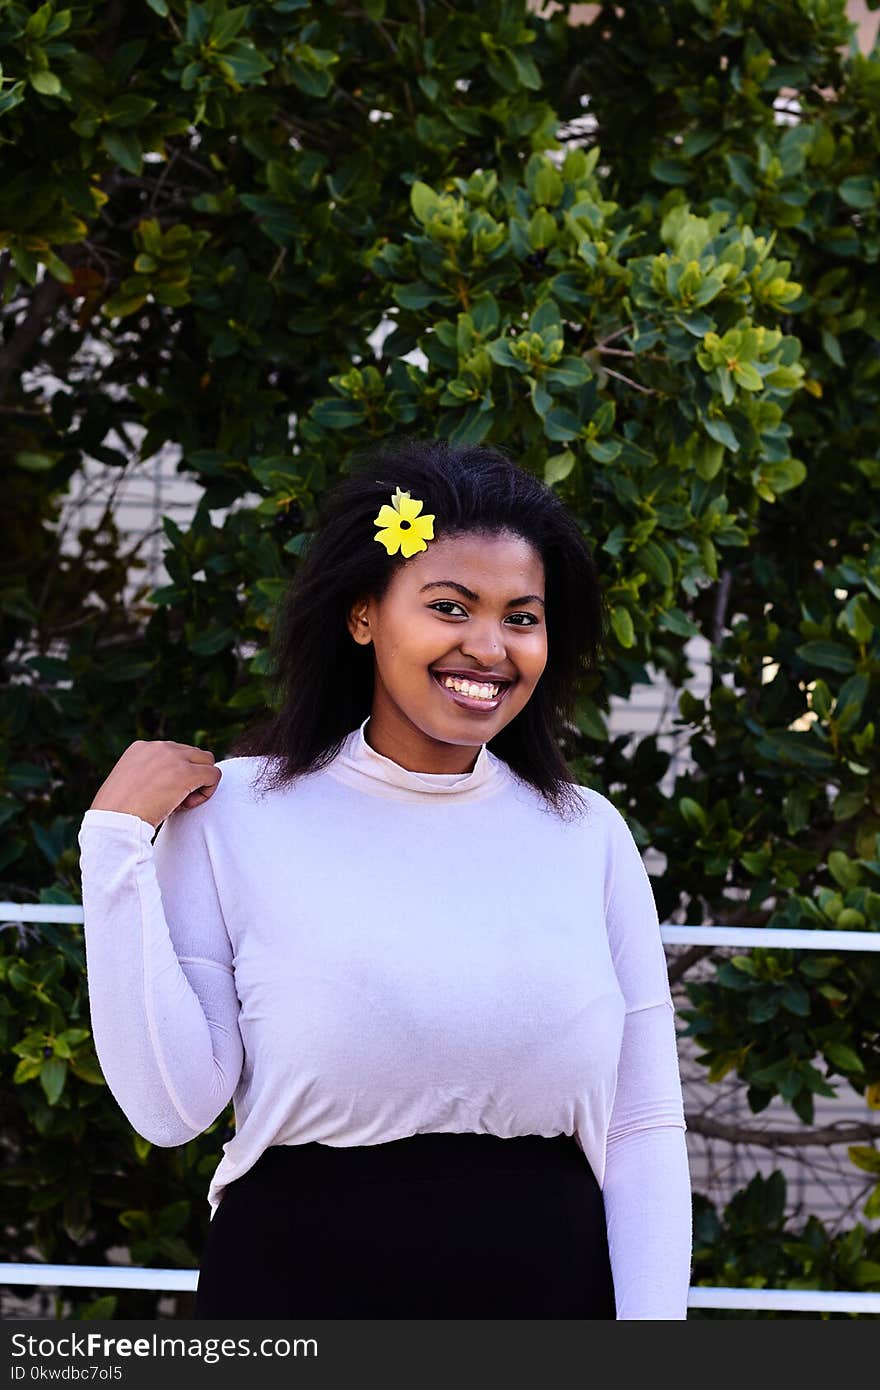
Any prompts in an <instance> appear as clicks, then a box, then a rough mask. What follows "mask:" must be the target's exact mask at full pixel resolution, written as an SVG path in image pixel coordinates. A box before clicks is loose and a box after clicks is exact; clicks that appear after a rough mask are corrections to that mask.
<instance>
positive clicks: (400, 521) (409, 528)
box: [373, 487, 434, 560]
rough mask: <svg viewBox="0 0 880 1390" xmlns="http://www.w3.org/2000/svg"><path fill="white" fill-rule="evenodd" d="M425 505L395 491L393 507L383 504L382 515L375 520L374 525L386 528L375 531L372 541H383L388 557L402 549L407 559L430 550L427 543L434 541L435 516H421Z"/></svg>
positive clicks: (392, 499)
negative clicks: (421, 551)
mask: <svg viewBox="0 0 880 1390" xmlns="http://www.w3.org/2000/svg"><path fill="white" fill-rule="evenodd" d="M424 505H425V504H424V502H419V501H418V499H417V498H414V497H410V495H409V493H408V492H401V490H400V488H399V487H398V488H396V489H395V491H394V492H393V493H392V496H391V506H390V507H389V505H388V503H387V502H384V503H383V504H382V506H381V507H380V508H379V515H378V516H375V517H373V525H374V526H380V527H382V528H383V529H382V530H380V531H377V532H376V534H375V536H374V537H373V540H374V541H381V543H382V545H384V547H385V549H386V550H387V551H388V554H389V555H396V554H397V552H398V550H399V551H400V552H401V554H402V555H403V557H404V559H407V560H408V559H409V557H410V556H411V555H416V554H417V553H418V552H419V551H420V550H427V549H428V547H427V545H426V544H425V542H426V541H432V540H433V539H434V517H433V514H432V515H430V516H419V512H420V511H421V510H422V507H423V506H424Z"/></svg>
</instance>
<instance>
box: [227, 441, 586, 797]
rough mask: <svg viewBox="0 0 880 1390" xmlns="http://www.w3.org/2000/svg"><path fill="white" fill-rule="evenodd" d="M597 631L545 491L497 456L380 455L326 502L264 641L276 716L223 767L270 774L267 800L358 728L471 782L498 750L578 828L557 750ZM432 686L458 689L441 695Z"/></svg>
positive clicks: (407, 449)
mask: <svg viewBox="0 0 880 1390" xmlns="http://www.w3.org/2000/svg"><path fill="white" fill-rule="evenodd" d="M397 492H399V493H400V494H401V497H402V499H403V500H402V502H401V509H400V510H398V509H397V507H395V506H394V505H393V504H394V500H395V496H396V493H397ZM429 518H430V519H429ZM377 526H378V527H379V528H380V529H379V531H378V533H377V529H376V528H377ZM410 528H411V530H410ZM435 528H436V533H435ZM422 533H424V534H422ZM389 537H390V538H391V539H390V540H389ZM453 595H454V597H453ZM608 631H609V621H608V612H607V607H606V603H605V600H604V595H603V593H602V589H601V585H600V582H599V578H598V574H597V571H596V567H595V562H594V560H593V555H592V551H591V549H590V546H589V544H588V542H587V540H586V538H585V537H584V535H583V533H582V532H581V530H580V528H579V526H578V525H577V523H576V521H575V520H574V518H573V517H572V515H571V514H570V513H569V511H568V510H567V508H566V507H565V506H564V504H563V503H562V502H561V500H560V499H559V498H558V497H557V495H556V494H555V493H554V492H553V491H552V489H551V488H548V487H546V486H545V485H544V484H543V483H542V482H541V481H540V480H539V479H537V478H535V477H534V476H533V475H532V474H530V473H528V472H527V471H526V470H525V469H523V468H521V467H520V466H519V465H517V464H516V463H515V462H514V461H513V460H512V459H510V458H509V457H508V456H507V454H506V453H505V452H504V451H503V450H502V449H500V448H497V447H487V446H468V447H458V448H456V447H453V446H451V445H449V444H447V443H445V442H444V441H442V440H435V439H420V438H412V437H406V436H399V437H396V438H394V439H391V440H386V441H384V442H383V443H382V444H380V445H378V446H376V447H374V448H372V449H369V450H365V451H363V452H361V453H360V454H356V455H355V456H354V457H353V459H352V461H351V471H350V474H349V475H348V476H346V477H344V478H343V479H341V480H340V481H339V482H338V483H337V484H336V486H335V487H334V488H332V489H331V490H330V492H329V493H328V494H326V495H325V497H324V498H323V499H322V505H321V508H320V512H319V524H318V528H317V531H316V534H315V535H314V536H313V538H312V540H311V543H310V545H309V547H308V549H307V551H306V554H305V557H304V559H303V561H302V563H301V566H300V569H299V571H298V573H297V575H296V577H295V580H294V582H293V584H292V585H291V586H290V588H289V590H288V592H287V594H286V596H285V599H284V601H283V602H282V605H281V607H280V609H279V613H278V619H277V622H276V624H275V627H274V630H273V640H272V648H271V653H270V666H271V669H272V676H273V682H274V701H273V702H274V704H275V706H276V709H277V713H276V715H275V716H274V717H273V718H272V719H270V720H269V721H267V722H264V723H262V724H260V725H259V726H257V727H256V728H251V729H248V730H247V731H245V733H243V734H242V735H241V736H240V737H239V738H238V739H237V740H236V742H235V744H234V745H233V747H232V748H231V749H230V755H231V756H237V755H245V756H256V757H260V758H262V759H264V760H265V761H264V762H263V764H262V765H261V767H260V773H259V785H260V787H261V788H262V789H264V790H273V791H274V790H278V789H280V788H281V787H284V786H288V785H291V784H292V783H293V782H294V781H296V779H297V778H299V777H300V776H302V775H304V774H307V773H310V772H314V771H317V770H318V769H319V768H321V767H323V766H325V765H326V764H327V762H328V761H329V760H330V759H332V758H333V757H334V756H335V755H336V754H337V753H338V751H339V748H340V747H341V744H342V741H343V739H344V738H345V737H346V735H347V734H348V733H349V732H350V731H351V729H352V728H353V727H354V726H355V725H356V724H359V723H360V722H361V721H362V720H363V718H364V715H365V714H366V713H367V712H369V714H370V719H369V726H368V730H367V736H368V741H369V743H370V745H371V746H372V747H374V748H375V749H377V751H379V752H381V753H383V754H385V755H387V756H389V757H392V758H394V759H395V760H396V761H398V762H400V763H401V765H402V766H404V767H406V768H408V769H410V770H412V771H420V772H424V773H432V772H434V773H439V772H447V773H448V772H464V771H468V770H470V768H472V767H473V765H474V760H475V758H476V757H477V755H478V752H479V750H480V748H481V747H482V746H484V745H491V752H492V753H494V754H495V755H496V756H497V757H499V758H502V759H503V760H504V761H505V763H506V764H507V765H508V766H509V767H510V769H511V770H512V771H513V772H514V773H515V774H516V776H517V777H519V778H520V779H522V780H523V781H524V782H526V783H528V784H529V785H530V786H532V787H533V788H534V789H535V791H536V792H537V793H538V794H539V795H540V796H541V797H542V798H543V800H544V801H545V803H546V804H547V806H548V807H549V808H550V809H552V810H553V811H555V812H556V813H557V814H558V815H559V816H561V817H563V818H565V817H567V816H572V815H574V816H578V815H580V814H581V807H580V803H579V801H578V798H577V795H576V793H574V792H573V791H572V785H573V784H572V779H571V773H570V771H569V769H568V765H567V763H566V761H565V759H564V757H563V756H562V754H561V752H560V749H559V740H560V735H561V734H562V731H563V730H564V728H565V726H566V724H567V723H569V722H571V721H573V716H574V706H575V700H576V697H577V693H578V682H579V680H580V678H582V677H583V676H585V675H587V674H589V673H590V672H591V671H593V670H594V669H595V668H596V666H597V665H598V663H599V661H600V659H601V657H602V655H603V654H604V650H605V645H606V643H607V638H608ZM441 671H443V672H453V673H455V674H456V675H460V677H461V680H462V681H467V682H469V684H468V685H466V686H461V685H459V687H458V688H457V689H456V688H450V687H449V685H448V683H445V684H444V685H443V687H442V688H441V689H440V690H438V689H437V684H438V683H437V681H436V680H435V678H434V673H435V672H441ZM487 681H499V682H501V681H503V682H504V683H505V686H504V690H503V691H502V692H499V695H498V696H497V698H495V699H490V700H486V699H485V698H483V692H482V690H481V689H479V687H480V686H481V685H482V684H483V683H485V682H487ZM471 683H472V684H471ZM474 686H476V687H477V689H476V691H475V690H474Z"/></svg>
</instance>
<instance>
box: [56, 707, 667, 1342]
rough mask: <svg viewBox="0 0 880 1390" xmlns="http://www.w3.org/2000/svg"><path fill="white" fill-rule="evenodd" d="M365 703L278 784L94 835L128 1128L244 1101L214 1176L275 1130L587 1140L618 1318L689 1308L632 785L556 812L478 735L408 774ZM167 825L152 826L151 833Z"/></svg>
mask: <svg viewBox="0 0 880 1390" xmlns="http://www.w3.org/2000/svg"><path fill="white" fill-rule="evenodd" d="M367 722H368V720H367V719H365V720H364V721H363V723H362V724H361V725H360V726H359V727H358V728H356V729H354V730H352V732H351V733H350V734H349V735H348V736H347V738H346V739H345V741H344V743H343V744H342V747H341V748H340V750H339V752H338V754H337V755H336V757H335V758H334V759H333V760H332V761H331V762H330V763H328V764H327V765H326V766H325V767H324V768H323V769H322V770H321V771H319V772H317V773H312V774H309V775H308V776H306V777H304V778H302V779H300V780H299V781H298V782H296V783H294V784H293V786H291V787H288V788H285V789H282V790H280V791H275V792H271V793H269V794H268V795H266V794H259V793H257V792H255V791H254V789H253V787H252V786H251V781H252V779H253V778H254V777H255V776H256V774H257V772H258V771H259V770H260V768H261V767H262V760H261V759H258V758H230V759H226V760H223V761H221V762H219V763H218V766H219V768H220V770H221V772H222V774H223V775H222V778H221V781H220V783H219V785H218V786H217V788H216V790H215V792H214V795H213V796H212V797H211V799H210V800H209V801H208V802H206V803H205V804H204V805H203V806H200V807H198V808H195V809H193V810H178V811H175V812H174V813H172V815H170V816H169V817H168V819H167V820H166V821H164V822H163V824H162V825H161V826H160V828H159V831H158V833H156V832H155V831H154V828H153V826H152V825H151V824H150V823H149V822H148V821H146V820H142V819H141V818H140V817H139V816H136V815H130V814H127V813H123V812H119V811H103V810H88V811H86V813H85V815H84V817H83V821H82V825H81V828H80V832H79V845H80V851H81V855H80V866H81V871H82V890H83V907H84V919H85V943H86V962H87V972H88V986H89V1001H90V1010H91V1021H92V1031H93V1036H94V1041H95V1047H96V1050H97V1054H98V1058H99V1060H100V1063H101V1067H102V1069H103V1072H104V1075H105V1077H106V1080H107V1083H108V1085H109V1087H110V1089H111V1091H112V1093H113V1095H114V1097H115V1099H116V1100H117V1102H118V1104H119V1105H120V1107H121V1109H122V1110H123V1112H124V1113H125V1115H126V1117H127V1118H128V1120H129V1121H130V1123H131V1124H132V1126H133V1128H134V1129H135V1130H136V1131H137V1132H138V1133H139V1134H141V1135H142V1136H144V1137H145V1138H146V1139H149V1140H151V1141H152V1142H153V1143H154V1144H157V1145H160V1146H173V1145H177V1144H184V1143H186V1142H187V1141H188V1140H190V1139H193V1138H195V1136H196V1135H198V1134H200V1133H202V1132H203V1131H204V1130H205V1129H206V1128H207V1127H208V1126H209V1125H210V1124H211V1123H212V1121H213V1120H214V1119H216V1117H217V1116H218V1115H219V1114H220V1113H221V1112H222V1111H223V1110H224V1109H225V1107H226V1106H227V1105H228V1104H229V1102H230V1100H232V1101H233V1102H234V1115H235V1133H234V1137H233V1138H232V1139H230V1140H229V1141H228V1142H227V1143H225V1144H224V1145H223V1157H222V1159H221V1160H220V1162H219V1164H218V1167H217V1169H216V1170H215V1172H214V1175H213V1178H212V1179H211V1183H210V1186H209V1190H208V1202H209V1204H210V1208H211V1216H212V1217H213V1215H214V1213H215V1212H216V1210H217V1207H218V1205H219V1203H220V1201H221V1200H222V1196H223V1191H224V1189H225V1187H226V1186H227V1185H228V1184H229V1183H230V1182H232V1181H234V1180H235V1179H236V1178H238V1177H240V1176H241V1175H242V1174H243V1173H245V1172H247V1170H248V1169H249V1168H251V1167H252V1166H253V1164H254V1163H256V1161H257V1159H258V1158H259V1156H260V1154H261V1153H262V1152H263V1150H264V1149H265V1148H267V1147H268V1146H269V1145H271V1144H298V1143H306V1142H309V1141H312V1140H316V1141H318V1142H320V1143H324V1144H329V1145H334V1146H336V1145H341V1146H345V1145H357V1144H380V1143H383V1142H385V1141H387V1140H392V1139H399V1138H403V1137H405V1136H407V1135H412V1134H416V1133H422V1132H432V1131H452V1132H456V1133H457V1132H461V1131H475V1132H477V1133H489V1134H495V1135H500V1136H502V1137H511V1136H514V1135H520V1134H540V1135H546V1136H554V1135H558V1134H569V1135H572V1136H574V1138H575V1140H576V1141H577V1143H578V1144H579V1146H580V1148H581V1149H582V1151H583V1153H584V1156H585V1161H587V1162H589V1164H590V1165H591V1167H592V1169H593V1172H594V1173H595V1175H596V1178H597V1180H598V1182H599V1185H600V1187H601V1189H602V1195H603V1200H604V1205H605V1215H606V1224H607V1229H608V1242H609V1254H610V1258H611V1268H612V1275H613V1279H614V1288H615V1299H616V1306H617V1317H618V1319H636V1318H638V1319H654V1318H657V1319H659V1318H663V1319H683V1318H685V1317H686V1316H687V1313H686V1308H687V1294H688V1287H689V1283H690V1269H691V1253H692V1224H691V1187H690V1175H689V1168H688V1159H687V1149H686V1143H685V1130H686V1124H685V1118H684V1109H683V1104H682V1092H681V1082H680V1076H679V1068H678V1056H677V1048H676V1036H675V1026H674V1011H673V1004H672V998H671V994H670V989H669V980H668V975H667V968H666V961H665V956H664V951H663V945H662V941H661V937H660V930H659V922H658V916H657V909H656V905H655V902H654V897H653V893H652V891H651V886H650V881H649V879H648V876H647V873H646V871H645V867H644V864H643V863H642V859H641V856H640V854H639V851H638V847H637V845H636V843H635V841H634V839H633V837H632V834H631V832H630V830H629V828H628V826H627V824H626V821H625V820H624V818H623V816H622V815H621V814H620V812H619V811H618V810H617V809H616V807H615V806H614V805H613V803H612V802H611V801H610V800H609V799H608V798H606V797H605V796H603V795H602V794H601V793H599V792H597V791H594V790H592V789H590V788H586V787H580V788H578V793H579V799H580V800H581V801H582V802H583V807H584V814H583V816H582V817H581V818H580V819H579V820H577V821H575V822H571V823H567V822H564V821H562V820H561V819H560V818H558V817H557V816H555V815H553V814H552V813H551V812H550V811H549V810H548V809H547V807H546V805H545V803H544V802H543V800H542V799H541V798H540V797H539V795H538V794H537V793H536V792H535V791H534V789H532V788H531V787H529V786H527V785H526V784H525V783H523V782H522V781H520V779H518V778H517V777H516V776H515V775H514V773H513V772H512V770H511V769H510V768H509V767H508V765H507V764H506V763H505V762H504V761H503V760H502V759H500V758H498V757H496V756H495V755H494V754H492V753H491V752H490V750H489V749H488V747H487V746H486V745H485V744H484V745H483V746H482V748H481V749H480V752H479V755H478V757H477V760H476V763H475V766H474V768H473V770H472V771H471V772H468V773H457V774H455V773H454V774H446V773H443V774H432V773H421V772H411V771H409V770H408V769H406V768H403V767H401V766H400V765H399V764H398V763H395V762H394V761H392V760H391V759H390V758H386V757H384V756H383V755H382V754H380V753H378V752H376V750H374V749H373V748H371V747H370V745H369V743H368V742H367V740H366V738H365V736H364V729H365V726H366V725H367ZM154 836H155V838H154Z"/></svg>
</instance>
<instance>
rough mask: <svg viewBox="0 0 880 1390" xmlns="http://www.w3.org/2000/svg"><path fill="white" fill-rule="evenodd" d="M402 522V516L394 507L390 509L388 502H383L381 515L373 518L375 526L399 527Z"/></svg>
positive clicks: (380, 510)
mask: <svg viewBox="0 0 880 1390" xmlns="http://www.w3.org/2000/svg"><path fill="white" fill-rule="evenodd" d="M399 522H400V514H399V512H396V511H395V510H394V508H393V507H389V505H388V503H387V502H383V503H382V506H381V507H380V508H379V515H378V516H374V517H373V525H374V526H397V525H398V523H399Z"/></svg>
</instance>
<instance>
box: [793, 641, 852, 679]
mask: <svg viewBox="0 0 880 1390" xmlns="http://www.w3.org/2000/svg"><path fill="white" fill-rule="evenodd" d="M794 650H795V655H796V656H799V657H800V659H801V661H804V662H806V664H807V665H808V666H821V667H822V669H823V670H826V671H842V672H849V671H852V670H853V669H854V667H855V664H856V661H855V656H854V655H853V653H852V652H851V651H850V649H849V647H845V646H844V645H843V643H842V642H831V641H826V640H825V639H821V638H816V639H815V640H813V641H811V642H802V643H801V644H800V646H799V647H795V649H794Z"/></svg>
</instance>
